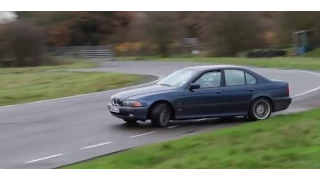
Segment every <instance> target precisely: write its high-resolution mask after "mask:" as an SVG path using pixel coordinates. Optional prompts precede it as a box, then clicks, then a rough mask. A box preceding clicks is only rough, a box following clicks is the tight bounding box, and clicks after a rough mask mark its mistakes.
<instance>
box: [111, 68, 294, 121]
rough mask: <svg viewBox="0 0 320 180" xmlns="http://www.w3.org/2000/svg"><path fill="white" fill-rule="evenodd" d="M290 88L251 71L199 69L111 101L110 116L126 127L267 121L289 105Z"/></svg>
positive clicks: (120, 95)
mask: <svg viewBox="0 0 320 180" xmlns="http://www.w3.org/2000/svg"><path fill="white" fill-rule="evenodd" d="M291 101H292V98H291V97H290V95H289V83H288V82H285V81H275V80H270V79H268V78H266V77H264V76H262V75H260V74H258V73H256V72H254V71H252V70H250V69H248V68H244V67H240V66H231V65H212V66H195V67H188V68H183V69H180V70H177V71H175V72H173V73H172V74H170V75H168V76H166V77H165V78H163V79H162V80H160V81H158V82H157V83H155V84H154V85H151V86H147V87H142V88H137V89H133V90H128V91H123V92H120V93H117V94H115V95H113V96H112V97H111V103H109V105H108V108H109V111H110V113H111V114H112V115H113V116H115V117H118V118H120V119H123V120H124V121H125V122H127V123H136V122H137V121H146V120H151V123H152V124H153V125H154V126H157V127H166V126H168V125H169V122H170V120H190V119H202V118H215V117H233V116H244V117H246V118H247V119H248V120H250V121H253V120H264V119H267V118H269V117H270V115H271V113H272V112H276V111H281V110H285V109H287V108H288V107H289V105H290V104H291Z"/></svg>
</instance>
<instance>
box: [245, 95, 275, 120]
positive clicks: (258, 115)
mask: <svg viewBox="0 0 320 180" xmlns="http://www.w3.org/2000/svg"><path fill="white" fill-rule="evenodd" d="M271 112H272V104H271V102H270V101H269V100H268V99H266V98H258V99H256V100H254V101H253V102H252V104H251V107H250V110H249V116H248V120H249V121H257V120H265V119H268V118H269V117H270V115H271Z"/></svg>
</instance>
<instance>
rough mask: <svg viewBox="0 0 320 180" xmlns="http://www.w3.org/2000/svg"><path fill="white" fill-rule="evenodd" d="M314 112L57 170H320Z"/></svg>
mask: <svg viewBox="0 0 320 180" xmlns="http://www.w3.org/2000/svg"><path fill="white" fill-rule="evenodd" d="M319 119H320V111H319V109H315V110H311V111H307V112H303V113H297V114H291V115H282V116H278V117H273V118H270V119H268V120H265V121H258V122H253V123H248V124H245V125H241V126H237V127H232V128H227V129H222V130H219V131H214V132H210V133H205V134H201V135H195V136H190V137H185V138H182V139H178V140H172V141H168V142H164V143H158V144H154V145H148V146H144V147H139V148H135V149H132V150H128V151H124V152H120V153H118V154H115V155H110V156H104V157H100V158H96V159H92V160H88V161H85V162H81V163H77V164H73V165H70V166H66V167H63V168H65V169H102V168H123V169H125V168H132V169H140V168H141V169H144V168H152V169H157V168H188V169H189V168H209V169H211V168H226V169H229V168H252V169H256V168H279V169H280V168H317V169H318V168H320V154H319V152H320V121H319Z"/></svg>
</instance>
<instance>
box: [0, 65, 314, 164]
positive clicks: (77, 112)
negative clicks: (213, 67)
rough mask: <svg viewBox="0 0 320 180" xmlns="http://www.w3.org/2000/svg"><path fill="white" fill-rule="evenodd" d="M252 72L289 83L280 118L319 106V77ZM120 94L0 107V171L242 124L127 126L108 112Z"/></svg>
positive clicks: (127, 68) (161, 71)
mask: <svg viewBox="0 0 320 180" xmlns="http://www.w3.org/2000/svg"><path fill="white" fill-rule="evenodd" d="M193 65H204V63H186V62H183V63H180V62H145V61H144V62H139V61H138V62H116V61H111V62H104V63H101V64H100V67H101V68H95V69H90V70H82V71H116V72H125V73H138V74H148V75H154V76H161V77H162V76H165V75H168V74H169V73H171V72H173V71H174V70H177V69H180V68H183V67H187V66H193ZM253 70H255V71H257V72H259V73H261V74H263V75H265V76H267V77H270V78H272V79H278V80H286V81H288V82H289V83H290V90H291V95H292V96H293V98H294V99H293V104H292V105H291V106H290V108H289V109H288V110H286V111H283V112H281V113H291V112H298V111H302V110H307V109H309V108H312V107H314V106H316V105H318V104H320V98H319V96H317V95H319V94H320V90H319V89H320V75H319V74H317V73H316V72H305V71H295V70H279V69H265V68H253ZM153 80H155V78H153ZM125 89H130V87H129V88H125ZM122 90H124V89H120V90H111V91H106V92H101V93H94V94H88V95H81V96H75V97H69V98H62V99H56V100H48V101H41V102H36V103H28V104H21V105H14V106H7V107H0V143H1V145H0V168H5V169H7V168H10V169H14V168H29V169H30V168H56V167H59V166H63V165H67V164H70V163H74V162H78V161H82V160H86V159H89V158H93V157H96V156H101V155H104V154H107V153H112V152H116V151H120V150H123V149H127V148H131V147H135V146H139V145H145V144H149V143H154V142H159V141H165V140H168V139H175V138H179V137H181V136H185V135H189V134H192V133H198V132H202V131H208V130H210V131H211V130H216V129H220V128H225V127H230V126H235V125H240V124H243V123H244V122H242V121H241V120H239V121H234V122H219V121H216V120H203V121H189V122H183V123H182V122H180V123H177V122H173V123H172V125H171V126H170V127H168V128H164V129H160V128H154V127H152V126H151V124H150V122H146V123H140V124H139V125H137V126H128V125H126V124H124V123H123V121H122V120H120V119H117V118H114V117H113V116H111V115H110V114H109V112H108V110H107V104H108V103H109V101H110V96H111V95H113V94H115V93H117V92H119V91H122Z"/></svg>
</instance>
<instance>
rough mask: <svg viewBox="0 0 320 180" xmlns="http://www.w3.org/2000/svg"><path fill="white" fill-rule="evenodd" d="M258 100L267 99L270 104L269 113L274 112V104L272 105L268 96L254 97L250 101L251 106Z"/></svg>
mask: <svg viewBox="0 0 320 180" xmlns="http://www.w3.org/2000/svg"><path fill="white" fill-rule="evenodd" d="M260 98H264V99H267V100H268V101H269V102H270V104H271V112H273V111H274V103H273V100H272V98H271V97H270V96H267V95H258V96H255V97H254V98H253V99H252V100H251V105H252V103H253V102H254V101H255V100H257V99H260Z"/></svg>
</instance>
